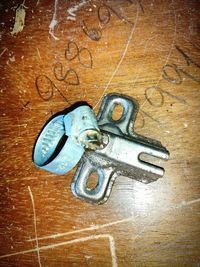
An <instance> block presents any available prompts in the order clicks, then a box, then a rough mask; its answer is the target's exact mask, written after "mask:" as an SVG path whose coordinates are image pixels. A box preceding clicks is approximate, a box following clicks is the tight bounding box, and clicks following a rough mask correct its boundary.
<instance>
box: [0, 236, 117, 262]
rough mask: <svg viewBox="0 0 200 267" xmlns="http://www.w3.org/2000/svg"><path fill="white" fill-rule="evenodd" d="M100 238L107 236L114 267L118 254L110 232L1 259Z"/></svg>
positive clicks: (7, 255) (0, 257)
mask: <svg viewBox="0 0 200 267" xmlns="http://www.w3.org/2000/svg"><path fill="white" fill-rule="evenodd" d="M100 238H107V239H108V241H109V245H110V252H111V257H112V267H117V255H116V249H115V241H114V238H113V236H112V235H110V234H100V235H91V236H87V237H82V238H77V239H73V240H69V241H65V242H60V243H57V244H50V245H47V246H42V247H38V248H34V249H28V250H23V251H19V252H15V253H10V254H6V255H3V256H0V259H2V258H8V257H11V256H16V255H23V254H28V253H32V252H36V251H38V252H39V251H42V250H48V249H53V248H56V247H60V246H66V245H70V244H77V243H79V242H86V241H89V240H98V239H100Z"/></svg>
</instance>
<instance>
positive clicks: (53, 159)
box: [33, 106, 101, 174]
mask: <svg viewBox="0 0 200 267" xmlns="http://www.w3.org/2000/svg"><path fill="white" fill-rule="evenodd" d="M100 139H101V134H100V131H99V128H98V125H97V121H96V117H95V114H94V113H93V110H92V109H91V108H90V107H89V106H80V107H78V108H76V109H75V110H73V111H72V112H70V113H68V114H66V115H64V114H63V115H59V116H56V117H54V118H53V119H52V120H51V121H50V122H48V123H47V125H46V126H45V127H44V129H43V130H42V132H41V133H40V135H39V137H38V139H37V141H36V144H35V147H34V151H33V162H34V163H35V165H36V166H37V167H39V168H41V169H44V170H47V171H50V172H53V173H56V174H64V173H67V172H68V171H70V170H71V169H72V168H73V167H74V166H75V165H76V164H77V163H78V162H79V160H80V159H81V157H82V155H83V153H84V151H85V148H92V146H93V145H94V143H95V141H96V142H98V141H100Z"/></svg>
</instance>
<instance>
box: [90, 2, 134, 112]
mask: <svg viewBox="0 0 200 267" xmlns="http://www.w3.org/2000/svg"><path fill="white" fill-rule="evenodd" d="M138 15H139V6H137V14H136V19H135V23H134V26H133V27H132V30H131V33H130V35H129V38H128V41H127V43H126V45H125V49H124V51H123V54H122V56H121V58H120V60H119V62H118V64H117V66H116V68H115V70H114V72H113V73H112V75H111V77H110V79H109V81H108V83H107V84H106V86H105V88H104V90H103V93H102V94H101V97H100V99H99V100H98V101H97V103H96V104H95V105H94V108H93V109H95V108H96V107H97V105H98V104H99V102H100V101H101V99H102V97H103V95H104V94H105V92H106V91H107V89H108V87H109V86H110V84H111V82H112V80H113V78H114V77H115V75H116V73H117V72H118V70H119V68H120V66H121V64H122V62H123V60H124V58H125V56H126V53H127V50H128V47H129V44H130V42H131V40H132V37H133V34H134V32H135V29H136V25H137V22H138Z"/></svg>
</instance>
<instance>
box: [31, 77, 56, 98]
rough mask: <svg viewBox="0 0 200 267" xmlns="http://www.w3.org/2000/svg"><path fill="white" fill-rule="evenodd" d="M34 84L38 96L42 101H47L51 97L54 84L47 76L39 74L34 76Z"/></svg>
mask: <svg viewBox="0 0 200 267" xmlns="http://www.w3.org/2000/svg"><path fill="white" fill-rule="evenodd" d="M35 85H36V89H37V92H38V94H39V96H40V97H41V98H42V99H43V100H44V101H49V100H50V99H51V98H52V97H53V91H54V88H55V85H54V83H53V82H52V81H51V79H50V78H49V77H48V76H46V75H39V76H38V77H36V80H35Z"/></svg>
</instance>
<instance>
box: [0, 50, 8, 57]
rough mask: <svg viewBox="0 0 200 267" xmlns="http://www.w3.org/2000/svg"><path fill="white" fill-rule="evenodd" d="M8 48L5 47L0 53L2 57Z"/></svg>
mask: <svg viewBox="0 0 200 267" xmlns="http://www.w3.org/2000/svg"><path fill="white" fill-rule="evenodd" d="M7 50H8V48H4V49H3V51H2V52H1V54H0V57H1V56H3V54H4V53H5V52H6V51H7Z"/></svg>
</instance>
